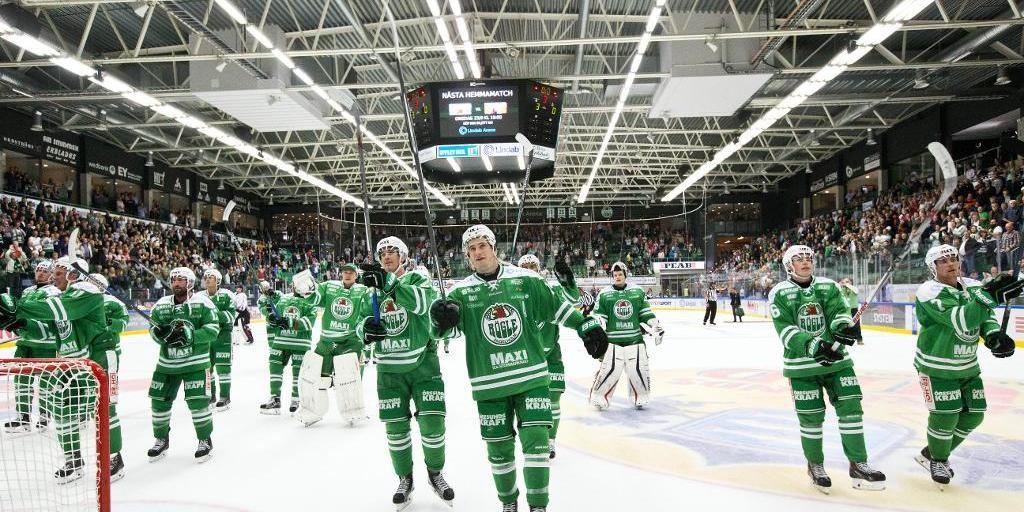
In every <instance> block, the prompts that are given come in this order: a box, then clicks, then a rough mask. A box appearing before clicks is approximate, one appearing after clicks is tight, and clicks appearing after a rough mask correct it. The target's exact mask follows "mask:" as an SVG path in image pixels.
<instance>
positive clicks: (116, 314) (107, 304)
mask: <svg viewBox="0 0 1024 512" xmlns="http://www.w3.org/2000/svg"><path fill="white" fill-rule="evenodd" d="M103 311H104V313H106V315H107V334H106V336H104V337H103V338H102V339H101V340H100V341H99V343H97V344H96V346H94V347H92V351H93V352H100V351H104V350H113V351H115V352H117V353H118V354H120V353H121V333H122V332H124V330H125V329H126V328H127V327H128V308H126V307H125V305H124V303H123V302H121V301H120V300H117V298H115V297H113V296H110V295H107V294H103Z"/></svg>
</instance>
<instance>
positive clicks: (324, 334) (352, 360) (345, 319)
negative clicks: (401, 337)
mask: <svg viewBox="0 0 1024 512" xmlns="http://www.w3.org/2000/svg"><path fill="white" fill-rule="evenodd" d="M357 277H358V272H357V268H356V266H355V265H353V264H351V263H349V264H346V265H344V266H342V267H341V281H325V282H323V283H320V284H316V282H315V281H314V280H313V276H312V274H310V272H309V271H308V270H305V271H302V272H300V273H299V274H296V275H295V277H294V278H293V281H294V282H295V285H296V287H299V286H300V285H301V286H315V287H316V293H315V294H313V295H312V296H311V297H310V300H311V301H312V302H313V304H314V305H315V306H316V307H318V308H320V309H322V310H323V318H322V319H321V320H320V339H319V341H317V343H316V347H315V348H314V349H313V350H311V351H309V352H306V355H305V356H303V358H302V366H301V368H300V369H299V411H298V417H299V421H301V422H302V424H303V425H306V426H307V427H308V426H310V425H312V424H314V423H316V422H318V421H320V420H321V419H323V417H324V414H326V413H327V408H328V402H329V399H328V396H327V390H328V389H331V388H334V397H335V399H336V403H337V406H338V412H339V413H340V414H341V416H342V420H343V421H345V422H346V423H347V424H348V425H350V426H351V425H355V424H356V423H359V422H361V421H363V420H365V419H366V408H365V406H364V404H363V383H362V382H363V381H362V364H361V361H360V356H361V354H362V351H363V342H362V340H360V339H359V335H358V334H357V333H356V331H357V330H358V328H359V325H360V321H361V320H362V318H360V316H359V314H358V310H359V307H360V305H361V304H362V303H363V302H366V301H368V300H369V299H368V297H367V295H366V287H365V286H363V285H361V284H359V283H357V282H356V278H357ZM303 281H308V284H302V282H303Z"/></svg>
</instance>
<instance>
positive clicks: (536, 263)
mask: <svg viewBox="0 0 1024 512" xmlns="http://www.w3.org/2000/svg"><path fill="white" fill-rule="evenodd" d="M516 265H519V266H520V267H523V268H530V269H531V270H535V271H537V272H540V260H539V259H537V257H536V256H534V255H533V254H524V255H523V257H522V258H519V262H518V263H516ZM527 265H532V267H527Z"/></svg>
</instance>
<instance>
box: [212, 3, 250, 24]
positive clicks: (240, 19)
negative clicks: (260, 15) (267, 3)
mask: <svg viewBox="0 0 1024 512" xmlns="http://www.w3.org/2000/svg"><path fill="white" fill-rule="evenodd" d="M213 3H215V4H217V5H219V6H220V8H221V9H222V10H223V11H224V13H225V14H227V15H228V16H230V17H231V19H233V20H235V23H238V24H239V25H245V24H246V23H247V22H248V20H246V19H245V14H242V10H241V9H239V8H238V7H236V6H235V4H233V3H231V0H213Z"/></svg>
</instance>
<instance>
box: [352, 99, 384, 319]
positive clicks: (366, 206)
mask: <svg viewBox="0 0 1024 512" xmlns="http://www.w3.org/2000/svg"><path fill="white" fill-rule="evenodd" d="M357 109H358V110H356V149H357V150H358V153H359V188H360V192H361V193H362V194H361V195H362V196H363V225H364V226H365V228H366V259H367V261H369V262H370V263H373V256H374V254H373V243H372V241H371V240H370V199H369V196H368V195H367V193H366V157H365V156H364V155H363V125H362V122H363V121H362V115H363V106H362V104H359V105H358V106H357ZM370 310H371V311H373V321H374V322H377V323H380V297H378V296H377V290H376V289H374V290H373V295H371V296H370Z"/></svg>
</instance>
